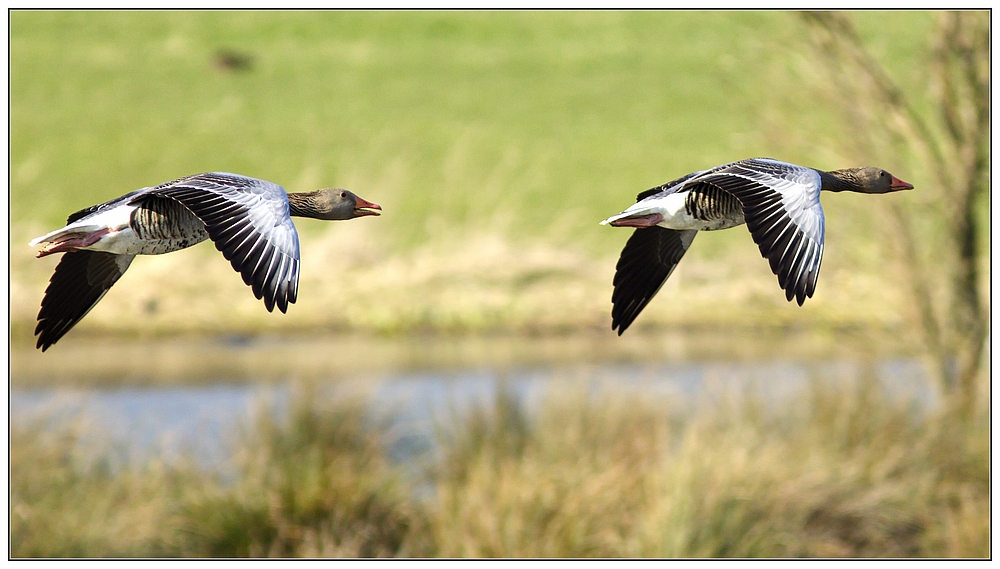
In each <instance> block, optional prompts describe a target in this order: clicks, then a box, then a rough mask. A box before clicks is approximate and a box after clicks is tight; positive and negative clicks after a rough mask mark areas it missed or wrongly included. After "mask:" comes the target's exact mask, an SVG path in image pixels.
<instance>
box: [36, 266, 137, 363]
mask: <svg viewBox="0 0 1000 569" xmlns="http://www.w3.org/2000/svg"><path fill="white" fill-rule="evenodd" d="M134 258H135V255H116V254H114V253H104V252H101V251H71V252H69V253H65V254H64V255H63V256H62V258H61V259H59V264H58V265H56V270H55V272H54V273H52V278H51V279H49V286H48V287H47V288H46V289H45V296H44V297H43V298H42V308H41V309H40V310H39V311H38V324H37V325H36V326H35V335H36V336H38V342H37V343H36V344H35V347H36V348H41V349H42V351H43V352H44V351H45V350H47V349H48V348H49V346H51V345H52V344H55V343H56V342H57V341H59V338H62V337H63V335H65V334H66V332H69V331H70V329H71V328H72V327H73V326H75V325H76V323H77V322H79V321H80V320H81V319H82V318H83V317H84V316H86V315H87V313H88V312H90V309H91V308H93V307H94V305H96V304H97V303H98V302H99V301H100V300H101V298H103V297H104V295H105V294H106V293H107V292H108V289H110V288H111V286H112V285H113V284H115V283H116V282H117V281H118V279H119V278H121V276H122V275H123V274H125V271H126V270H127V269H128V266H129V265H130V264H131V263H132V259H134Z"/></svg>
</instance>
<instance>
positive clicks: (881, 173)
mask: <svg viewBox="0 0 1000 569" xmlns="http://www.w3.org/2000/svg"><path fill="white" fill-rule="evenodd" d="M878 175H879V177H880V178H885V170H882V171H881V172H879V173H878Z"/></svg>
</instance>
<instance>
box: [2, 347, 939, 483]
mask: <svg viewBox="0 0 1000 569" xmlns="http://www.w3.org/2000/svg"><path fill="white" fill-rule="evenodd" d="M862 370H863V368H862V366H861V365H860V364H859V363H857V362H851V361H825V362H790V361H781V362H763V363H761V362H757V363H685V364H659V365H628V364H602V365H578V366H559V367H548V368H533V369H522V370H512V371H505V372H498V371H495V370H481V369H480V370H476V369H473V370H465V371H455V372H440V373H431V372H421V373H402V374H390V375H380V376H358V377H354V378H349V379H346V380H344V379H340V380H337V381H335V382H330V383H329V384H328V385H325V386H324V387H325V388H326V389H328V390H330V391H331V396H333V397H336V396H338V392H341V391H343V392H344V393H348V392H355V391H361V392H364V393H367V394H368V395H370V396H371V401H372V405H373V408H372V413H373V415H375V416H383V417H384V416H391V417H393V422H392V429H391V432H392V434H393V443H392V446H391V447H390V453H391V456H392V457H393V458H394V459H396V460H399V461H407V460H409V459H412V458H413V457H415V456H417V455H420V454H422V453H425V452H428V451H432V450H433V448H434V440H435V439H434V436H435V428H437V427H440V426H441V425H443V424H446V423H447V422H448V421H449V420H454V419H458V418H460V417H461V415H462V414H463V413H465V412H468V411H469V410H470V409H474V408H476V407H477V406H488V405H490V404H491V402H492V401H493V400H494V397H495V396H496V393H497V391H498V390H499V389H505V390H506V391H507V392H508V393H510V394H511V395H513V396H514V397H515V398H516V399H517V400H518V401H519V403H520V404H521V405H522V407H523V408H524V409H525V411H526V413H527V414H528V416H529V417H530V416H531V415H532V414H533V413H534V412H535V411H536V410H537V408H538V405H539V404H540V402H541V401H543V400H545V399H546V398H558V397H560V396H561V395H562V394H564V393H567V392H570V391H576V392H581V391H582V392H585V393H589V394H591V395H598V396H600V395H601V394H604V393H616V394H623V395H641V396H643V397H648V398H658V399H662V400H663V401H664V402H665V403H668V404H670V405H671V406H672V407H674V408H676V409H685V408H687V409H696V408H698V406H700V405H706V404H707V405H711V404H713V402H717V401H718V400H722V399H727V398H728V399H732V398H734V397H740V396H744V395H752V396H753V397H755V398H757V399H758V400H759V401H762V402H764V403H767V404H768V406H770V407H772V408H775V409H779V410H780V409H781V405H782V403H783V402H785V401H790V400H791V398H793V397H796V396H797V395H800V394H801V393H802V392H803V390H804V389H807V388H808V387H809V385H810V382H813V381H825V382H826V383H827V384H828V385H837V384H846V383H847V382H851V381H857V380H858V377H860V376H862V375H863V374H862V373H861V372H862ZM870 371H871V373H870V375H872V376H873V377H874V378H875V379H876V380H877V382H878V384H879V385H880V386H881V388H882V389H884V391H885V392H886V393H887V394H888V395H889V396H890V397H894V398H901V399H904V400H908V401H911V402H912V403H913V404H914V405H916V406H918V407H919V408H923V409H928V408H932V407H934V406H935V405H937V404H938V399H937V395H936V392H935V390H934V389H933V387H932V386H931V385H930V384H929V382H928V379H927V376H926V373H925V371H924V369H923V367H922V366H921V364H920V363H919V362H918V361H916V360H904V359H901V360H886V361H881V362H877V363H876V364H874V365H873V366H872V367H871V368H870ZM292 389H293V387H292V386H289V385H245V384H241V385H208V386H194V387H153V388H142V387H129V388H118V389H87V390H67V389H58V390H57V389H39V390H13V391H11V393H10V412H11V421H12V422H16V421H20V420H24V419H26V418H29V417H32V416H38V415H42V416H48V417H66V416H74V417H77V418H78V419H80V420H82V421H84V424H85V425H88V426H92V427H95V429H94V431H95V432H100V433H104V434H105V435H106V436H107V437H108V438H109V439H110V440H111V441H112V443H113V444H114V447H115V448H116V449H118V450H119V451H120V454H122V455H123V456H124V457H125V458H124V460H127V461H134V462H135V461H141V460H143V459H146V458H149V457H153V456H156V457H162V458H164V459H165V460H168V461H169V460H171V459H174V458H176V457H178V456H181V454H182V453H190V454H191V455H192V456H194V457H195V458H196V460H198V461H199V462H200V463H201V464H202V465H204V466H207V467H213V468H226V466H227V465H229V466H231V462H230V458H231V453H232V451H233V448H234V445H233V443H234V442H236V439H237V437H238V435H239V432H240V429H242V428H246V427H248V426H250V422H251V421H252V418H253V417H254V414H255V413H257V412H261V411H262V410H264V411H266V412H278V413H280V412H281V411H282V410H283V409H284V407H285V405H286V403H287V401H288V400H289V397H290V395H291V391H292Z"/></svg>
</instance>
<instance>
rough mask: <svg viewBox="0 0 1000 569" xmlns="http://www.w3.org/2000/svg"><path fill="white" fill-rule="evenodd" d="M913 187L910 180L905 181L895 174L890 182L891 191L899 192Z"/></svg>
mask: <svg viewBox="0 0 1000 569" xmlns="http://www.w3.org/2000/svg"><path fill="white" fill-rule="evenodd" d="M912 189H913V184H911V183H909V182H904V181H902V180H900V179H899V178H897V177H895V176H893V177H892V183H890V184H889V191H890V192H898V191H900V190H912Z"/></svg>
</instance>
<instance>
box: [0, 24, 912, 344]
mask: <svg viewBox="0 0 1000 569" xmlns="http://www.w3.org/2000/svg"><path fill="white" fill-rule="evenodd" d="M856 19H857V21H858V25H859V27H860V29H861V30H862V33H863V35H864V37H865V40H866V41H867V42H868V43H869V44H870V46H871V49H872V51H873V52H874V53H875V54H876V55H877V56H879V57H881V58H883V60H884V61H885V62H886V65H887V68H888V69H889V70H890V71H891V72H893V73H894V74H895V77H896V79H897V80H898V81H899V82H900V83H901V84H902V85H903V86H904V87H907V88H908V90H909V91H911V92H912V94H913V95H914V96H915V97H916V98H917V99H918V100H924V99H926V98H927V93H926V87H925V77H924V76H923V75H922V73H923V71H922V70H923V69H924V67H925V66H923V65H921V64H919V62H921V61H922V59H921V58H922V57H923V55H922V54H924V53H925V52H926V49H927V46H926V41H927V40H926V36H927V32H928V30H929V29H930V26H931V24H932V15H931V14H930V13H926V12H888V13H879V12H876V13H873V12H864V13H859V14H858V15H857V18H856ZM805 33H806V31H805V28H804V26H802V24H801V22H800V21H799V20H798V19H797V18H796V17H795V16H794V15H793V14H790V13H785V12H754V11H750V12H434V11H428V12H292V13H283V12H13V13H12V14H11V41H10V74H11V87H10V120H11V124H10V163H11V186H10V221H11V238H12V239H11V283H12V287H11V288H12V293H11V296H12V303H11V304H12V312H11V321H12V327H13V328H12V329H13V332H14V338H15V341H16V342H18V343H19V342H25V343H26V342H27V339H28V338H29V337H30V328H31V327H32V326H33V323H32V322H33V319H34V315H35V311H36V309H37V306H38V302H39V301H40V299H41V294H42V291H43V290H44V287H45V282H46V280H47V278H48V275H49V274H50V273H51V269H52V267H53V266H54V264H55V260H54V259H45V260H41V261H38V260H35V259H32V258H31V256H32V253H33V251H32V250H31V249H30V248H28V247H26V246H25V245H24V244H25V242H26V241H28V240H29V239H30V238H31V237H34V236H36V235H39V234H41V233H42V232H45V231H48V230H51V229H52V228H55V227H58V226H59V225H60V224H61V223H62V221H63V220H64V219H65V216H66V215H67V214H69V213H70V212H72V211H75V210H77V209H80V208H82V207H85V206H88V205H91V204H94V203H99V202H101V201H104V200H107V199H110V198H112V197H116V196H118V195H121V194H123V193H125V192H127V191H130V190H132V189H135V188H139V187H143V186H147V185H153V184H156V183H160V182H163V181H166V180H170V179H174V178H176V177H180V176H182V175H186V174H190V173H194V172H199V171H206V170H222V171H233V172H239V173H243V174H248V175H251V176H256V177H261V178H265V179H268V180H272V181H275V182H278V183H280V184H282V185H284V186H285V188H286V189H287V190H289V191H306V190H312V189H315V188H316V187H321V186H331V185H335V186H343V187H347V188H350V189H353V190H355V191H356V192H357V193H358V194H359V195H361V196H363V197H365V198H368V199H370V200H372V201H376V202H378V203H380V204H381V205H382V206H383V207H384V210H385V214H384V215H383V216H382V217H381V218H379V219H364V220H360V221H352V222H349V223H336V224H325V223H322V222H314V221H309V220H300V221H299V222H298V226H299V229H300V233H301V234H302V239H303V257H304V262H303V280H304V282H303V286H302V289H301V295H300V305H298V306H295V307H293V308H292V310H291V311H290V314H289V315H287V316H286V317H281V318H278V317H273V315H269V314H266V312H265V311H263V310H262V309H261V307H260V306H259V304H260V303H259V302H258V301H256V300H254V299H253V297H252V295H250V293H249V291H248V290H245V289H244V288H243V285H242V283H241V282H240V280H239V278H238V277H237V276H236V275H234V274H231V270H230V268H229V267H228V264H227V263H225V262H224V261H223V260H221V259H220V258H218V253H217V252H215V251H214V250H213V248H212V247H211V245H208V244H204V245H201V246H199V247H198V248H196V249H195V251H190V252H184V253H178V254H173V255H168V256H166V257H164V258H155V259H153V258H144V259H140V260H139V261H138V262H136V263H135V264H134V265H133V267H132V268H131V269H130V270H129V273H128V274H127V275H126V276H125V278H124V279H123V280H122V281H121V282H120V283H119V284H118V285H117V286H116V287H115V289H114V290H112V291H111V293H110V294H109V295H108V296H107V297H106V298H105V299H104V300H103V301H102V302H101V304H100V305H98V307H97V308H96V309H95V310H94V311H93V313H92V314H90V315H88V317H87V319H85V320H84V321H83V323H82V324H81V325H80V329H83V330H90V331H92V332H97V331H103V332H109V333H129V334H131V333H136V332H137V331H139V330H141V331H142V333H147V334H148V333H159V332H163V333H173V332H185V331H209V332H211V331H220V330H229V329H236V330H241V331H247V330H249V331H255V330H279V331H280V330H285V329H302V328H315V327H317V326H319V327H325V328H328V329H338V330H339V329H348V330H350V329H366V330H372V331H376V332H384V331H391V332H396V331H407V330H413V329H435V330H459V331H462V330H483V329H509V330H515V331H524V330H529V329H534V330H539V329H541V330H545V329H553V328H557V329H572V328H578V327H580V326H589V327H604V326H605V325H606V322H605V320H607V318H608V316H607V312H608V310H609V308H610V303H609V301H608V299H609V298H610V292H611V287H610V279H611V276H612V274H613V270H614V262H615V257H616V255H617V252H618V250H619V249H620V248H621V246H622V244H623V243H624V242H625V240H626V239H627V237H628V235H629V232H628V231H625V230H615V229H612V228H608V227H600V226H598V225H597V222H598V221H600V220H601V219H603V218H605V217H607V216H608V215H610V214H612V213H616V212H618V211H620V210H622V209H624V208H625V207H627V206H628V205H629V204H630V203H631V202H632V201H633V200H634V196H635V195H636V193H638V192H639V191H641V190H644V189H646V188H649V187H652V186H654V185H658V184H661V183H663V182H665V181H667V180H670V179H673V178H675V177H677V176H679V175H681V174H684V173H687V172H690V171H693V170H697V169H702V168H705V167H709V166H712V165H715V164H719V163H722V162H725V161H729V160H735V159H740V158H745V157H750V156H773V157H777V158H781V159H784V160H788V161H792V162H797V163H801V164H807V165H812V166H815V167H818V168H827V169H834V168H838V167H844V166H848V165H853V163H852V162H849V160H851V159H849V158H845V157H843V156H841V155H840V154H839V153H838V152H839V150H838V149H837V148H838V147H837V145H836V144H834V142H835V141H837V140H839V139H840V138H841V137H843V136H846V135H848V134H849V133H844V132H842V131H841V130H839V128H840V124H839V122H838V120H839V119H838V115H837V113H836V111H835V109H829V108H825V107H824V106H823V104H822V102H823V100H822V98H821V97H818V96H817V95H816V93H815V92H814V90H815V89H817V85H816V82H817V80H816V78H815V77H813V75H814V74H813V73H812V72H811V63H810V61H809V58H808V55H807V45H806V43H805V41H806V38H805V36H804V34H805ZM230 52H234V53H238V54H243V55H246V56H247V57H248V58H249V64H248V65H247V66H244V67H242V68H232V67H231V66H230V67H226V66H224V65H221V64H220V63H219V58H220V54H225V53H230ZM820 82H821V81H820ZM817 103H819V104H817ZM898 174H899V175H900V176H901V177H903V178H904V179H907V180H909V181H911V182H913V183H915V184H916V185H917V187H918V188H919V187H920V185H921V182H922V180H921V179H919V178H917V179H914V178H913V176H916V175H917V173H913V174H912V175H911V174H910V173H904V172H899V173H898ZM890 197H891V198H892V199H902V200H907V199H912V198H911V197H909V196H890ZM885 199H888V198H885V197H881V196H875V197H872V196H857V195H849V196H841V195H831V196H825V200H824V201H825V204H824V206H825V208H826V211H827V214H828V223H827V254H826V258H825V259H824V265H823V267H824V269H823V278H822V279H821V282H820V289H819V292H818V295H817V298H815V299H813V300H812V301H811V302H810V303H808V304H807V308H806V309H803V310H795V311H793V310H792V307H790V306H789V305H787V303H785V301H784V299H783V297H782V295H781V292H780V290H779V289H778V288H777V286H776V283H775V282H774V277H773V276H772V275H770V272H769V271H768V268H767V264H766V262H765V261H763V260H762V259H761V258H760V256H759V253H758V252H757V250H756V247H755V246H754V244H753V243H752V241H751V240H750V238H749V236H748V235H747V234H746V231H745V230H744V229H740V228H738V229H734V230H731V231H727V232H720V233H717V234H703V235H701V236H699V238H698V243H697V244H696V245H695V246H694V247H693V248H692V250H691V252H690V253H689V254H688V256H687V258H686V259H685V262H684V263H683V264H682V266H681V268H680V269H679V270H678V271H677V273H676V274H675V276H674V277H673V278H672V279H671V281H670V282H668V285H667V288H666V289H665V291H664V293H661V294H671V295H674V296H675V297H678V298H679V300H678V303H677V304H678V305H679V306H680V308H679V309H676V310H675V312H674V313H672V314H668V313H667V312H666V309H665V308H664V306H665V304H662V303H660V304H658V303H656V302H654V303H653V304H652V305H651V306H650V307H649V308H648V309H647V313H648V317H647V318H645V319H640V322H638V323H637V326H642V325H643V324H644V321H645V323H650V324H651V325H656V324H658V323H660V324H664V323H666V324H674V325H687V324H691V323H696V322H703V323H708V324H719V323H721V324H723V325H726V324H729V323H730V322H729V320H730V319H731V317H730V316H727V314H730V313H732V312H733V308H734V307H736V306H742V307H749V310H751V312H752V314H753V315H754V317H755V318H756V319H758V320H760V321H761V322H765V323H766V322H771V323H777V324H779V325H783V323H787V322H789V321H792V320H794V321H796V322H805V323H806V324H809V325H827V326H829V325H833V326H839V325H844V324H847V325H853V326H857V325H865V326H867V325H876V326H878V327H881V328H894V327H898V326H900V324H901V316H900V313H901V311H903V310H905V302H904V301H903V300H902V299H901V298H900V297H899V294H898V293H897V292H896V291H897V289H899V288H900V282H899V278H900V277H899V275H898V274H896V273H894V272H893V271H892V270H889V271H886V261H887V259H888V258H889V257H891V255H892V251H891V250H890V249H888V248H887V247H886V245H885V243H884V242H883V241H884V239H881V234H880V233H879V231H880V218H879V217H878V212H879V211H880V209H879V208H880V207H882V206H881V205H880V202H882V201H885ZM172 257H176V258H173V259H171V258H172ZM195 274H197V275H199V276H201V277H202V278H201V281H202V282H199V283H193V282H190V281H191V275H195ZM348 297H349V298H355V299H357V302H355V303H353V304H352V305H351V306H349V307H348V308H346V309H345V308H344V304H345V300H344V299H345V298H348ZM810 305H811V306H810ZM220 307H221V308H220ZM300 308H301V310H300ZM661 310H662V312H658V311H661ZM644 316H645V315H644ZM71 337H72V334H71Z"/></svg>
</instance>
